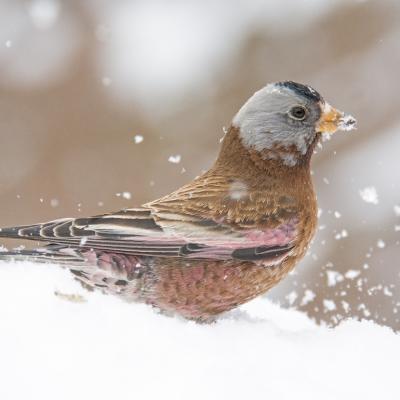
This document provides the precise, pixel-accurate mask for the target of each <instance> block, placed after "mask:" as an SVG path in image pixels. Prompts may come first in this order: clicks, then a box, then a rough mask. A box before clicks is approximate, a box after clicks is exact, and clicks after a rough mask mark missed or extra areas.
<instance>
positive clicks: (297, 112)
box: [289, 106, 306, 121]
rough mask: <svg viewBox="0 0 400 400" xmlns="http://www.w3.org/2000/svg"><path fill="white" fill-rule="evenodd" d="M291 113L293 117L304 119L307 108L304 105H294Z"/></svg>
mask: <svg viewBox="0 0 400 400" xmlns="http://www.w3.org/2000/svg"><path fill="white" fill-rule="evenodd" d="M289 115H290V116H291V117H292V118H293V119H297V120H300V121H302V120H303V119H304V118H305V117H306V109H305V108H304V107H303V106H294V107H293V108H292V109H291V110H290V111H289Z"/></svg>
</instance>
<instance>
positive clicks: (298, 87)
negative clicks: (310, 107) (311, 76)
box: [277, 81, 323, 101]
mask: <svg viewBox="0 0 400 400" xmlns="http://www.w3.org/2000/svg"><path fill="white" fill-rule="evenodd" d="M277 85H278V86H283V87H286V88H288V89H291V90H293V91H294V92H295V93H297V94H299V95H300V96H304V97H306V98H307V99H309V100H313V101H323V98H322V96H321V95H320V94H319V93H318V92H317V91H316V90H314V89H313V88H312V87H311V86H308V85H302V84H301V83H297V82H293V81H284V82H278V83H277Z"/></svg>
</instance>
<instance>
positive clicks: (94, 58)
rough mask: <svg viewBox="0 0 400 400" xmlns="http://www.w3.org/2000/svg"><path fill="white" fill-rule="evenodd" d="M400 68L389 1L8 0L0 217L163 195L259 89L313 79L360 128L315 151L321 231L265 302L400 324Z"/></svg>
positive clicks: (200, 164) (59, 212)
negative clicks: (302, 258) (299, 262)
mask: <svg viewBox="0 0 400 400" xmlns="http://www.w3.org/2000/svg"><path fill="white" fill-rule="evenodd" d="M399 71H400V3H399V2H398V1H396V0H392V1H391V0H387V1H385V0H379V1H378V0H375V1H373V0H370V1H362V0H359V1H357V0H354V1H349V0H338V1H328V0H296V1H294V0H293V1H289V0H270V1H261V0H252V1H245V0H242V1H236V2H232V1H229V0H219V1H211V0H202V1H195V0H169V1H168V2H167V1H162V0H136V1H135V0H131V1H124V0H113V1H107V0H84V1H83V0H81V1H79V0H76V1H73V0H68V1H66V0H65V1H62V0H29V1H28V0H27V1H23V0H0V160H1V163H0V197H1V205H2V207H1V209H0V225H1V226H7V225H15V224H26V223H33V222H40V221H46V220H49V219H53V218H58V217H63V216H80V215H91V214H99V213H103V212H107V211H113V210H117V209H120V208H124V207H130V206H134V205H140V204H141V203H143V202H146V201H149V200H152V199H154V198H157V197H159V196H162V195H164V194H166V193H168V192H169V191H171V190H173V189H175V188H177V187H179V186H180V185H182V184H183V183H185V182H187V181H189V180H191V179H192V178H194V177H195V176H196V175H198V174H200V173H201V172H202V171H203V170H205V169H207V168H208V167H209V166H210V165H211V163H212V162H213V160H214V159H215V157H216V155H217V152H218V148H219V139H220V137H221V136H222V135H223V127H224V126H228V125H229V123H230V120H231V118H232V117H233V115H234V114H235V113H236V111H237V110H238V109H239V107H240V106H241V105H242V103H243V102H244V101H245V100H246V99H247V98H248V97H249V96H250V95H251V94H252V93H253V92H254V91H255V90H257V89H259V88H260V87H262V86H264V85H265V84H266V83H268V82H271V81H278V80H295V81H299V82H302V83H307V84H310V85H311V86H313V87H315V88H316V89H317V90H318V91H320V92H321V93H322V94H323V96H324V97H325V98H326V99H327V100H328V101H329V102H330V103H331V104H332V105H334V106H336V107H338V108H339V109H342V110H345V111H346V112H348V113H351V114H353V115H354V116H355V117H356V118H357V119H358V121H359V125H358V130H357V131H355V132H354V133H353V132H352V133H344V134H338V135H336V136H334V137H333V138H332V140H330V141H327V142H325V143H323V150H321V149H319V150H318V154H317V155H316V156H315V157H314V161H313V173H314V181H315V184H316V188H317V193H318V198H319V206H320V226H319V232H318V234H317V236H316V238H315V240H314V243H313V246H312V248H311V249H310V252H309V254H308V255H307V257H306V258H305V259H304V260H303V262H302V263H301V265H300V266H299V267H297V269H296V270H295V272H294V273H293V274H292V275H291V276H290V277H289V278H288V279H286V280H285V281H284V282H282V283H281V284H280V285H279V286H278V287H277V288H275V289H273V290H272V291H271V292H270V293H269V294H268V297H270V298H272V299H273V300H274V301H279V302H280V303H281V304H282V305H283V306H285V307H295V308H298V309H300V310H303V311H305V312H307V314H308V315H309V316H311V317H312V318H314V319H316V320H317V321H318V322H322V323H326V324H328V325H335V324H337V323H338V322H340V321H341V320H342V319H343V318H348V317H356V318H366V319H372V320H375V321H377V322H378V323H380V324H385V325H388V326H390V327H392V328H394V329H395V330H400V323H399V316H398V315H399V312H400V292H399V290H398V289H399V282H400V275H399V273H400V265H399V264H400V261H399V259H400V246H399V240H400V183H399V182H400V168H399V167H400V163H399V150H400V135H399V131H400V112H399V110H400V100H399V91H400V78H399ZM4 245H6V246H12V245H13V243H12V242H11V243H10V242H7V243H6V242H4Z"/></svg>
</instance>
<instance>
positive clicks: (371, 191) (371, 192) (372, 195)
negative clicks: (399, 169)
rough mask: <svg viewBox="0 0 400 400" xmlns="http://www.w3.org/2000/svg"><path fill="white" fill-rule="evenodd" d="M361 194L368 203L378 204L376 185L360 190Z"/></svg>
mask: <svg viewBox="0 0 400 400" xmlns="http://www.w3.org/2000/svg"><path fill="white" fill-rule="evenodd" d="M360 196H361V198H362V199H363V200H364V201H365V202H366V203H371V204H378V203H379V201H378V193H377V191H376V189H375V187H374V186H367V187H366V188H364V189H362V190H360Z"/></svg>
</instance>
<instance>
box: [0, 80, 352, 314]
mask: <svg viewBox="0 0 400 400" xmlns="http://www.w3.org/2000/svg"><path fill="white" fill-rule="evenodd" d="M355 122H356V121H355V119H354V118H352V117H350V116H345V115H344V114H343V113H342V112H340V111H338V110H336V109H334V108H333V107H331V106H330V105H329V104H328V103H326V102H325V101H324V99H323V98H322V97H321V95H320V94H319V93H318V92H316V91H315V90H314V89H312V88H311V87H309V86H305V85H301V84H299V83H295V82H291V81H287V82H279V83H273V84H269V85H267V86H265V87H264V88H262V89H261V90H259V91H258V92H256V93H255V94H254V95H253V96H252V97H251V98H250V99H249V100H248V101H247V102H246V103H245V104H244V105H243V107H242V108H241V109H240V110H239V112H238V113H237V114H236V116H235V117H234V118H233V121H232V124H231V126H230V128H229V129H228V131H227V133H226V135H225V137H224V139H223V141H222V147H221V150H220V153H219V156H218V158H217V160H216V161H215V163H214V165H213V166H212V167H211V168H210V169H209V170H208V171H207V172H206V173H204V174H203V175H201V176H200V177H198V178H196V179H195V180H194V181H192V182H190V183H188V184H187V185H185V186H183V187H181V188H180V189H178V190H176V191H174V192H173V193H171V194H168V195H167V196H165V197H162V198H161V199H158V200H155V201H152V202H150V203H147V204H144V205H143V206H142V207H141V208H131V209H130V208H128V209H124V210H121V211H118V212H115V213H111V214H105V215H99V216H95V217H89V218H76V219H74V218H64V219H59V220H56V221H51V222H47V223H42V224H36V225H28V226H18V227H13V228H4V229H2V230H1V232H0V236H3V237H11V238H24V239H32V240H40V241H45V242H48V245H47V246H45V247H44V248H42V249H37V250H26V251H20V252H8V253H1V254H0V257H2V258H10V257H12V258H16V259H21V258H23V259H25V258H28V259H32V260H34V261H41V262H52V263H56V264H61V265H63V266H65V267H67V268H69V269H70V270H71V271H72V272H73V273H74V274H75V276H76V278H77V279H79V280H80V281H82V282H84V283H85V284H86V285H89V286H92V287H99V288H101V289H102V290H104V291H106V292H108V293H112V294H116V295H118V296H121V297H123V298H125V299H127V300H135V301H142V302H145V303H148V304H151V305H153V306H155V307H158V308H159V309H161V310H163V311H166V312H169V313H178V314H180V315H183V316H184V317H186V318H190V319H195V320H198V321H207V320H210V319H212V318H213V317H214V316H215V315H217V314H219V313H222V312H224V311H227V310H230V309H232V308H234V307H237V306H238V305H240V304H242V303H244V302H247V301H249V300H251V299H253V298H254V297H256V296H259V295H260V294H263V293H265V292H266V291H267V290H268V289H270V288H271V287H273V286H274V285H276V284H277V283H278V282H279V281H280V280H281V279H282V278H283V277H284V276H285V275H286V274H287V273H288V272H289V271H290V270H291V269H292V268H293V267H294V266H295V265H296V263H297V262H298V261H299V260H300V259H301V258H302V257H303V256H304V254H305V252H306V250H307V248H308V245H309V243H310V240H311V238H312V237H313V235H314V232H315V229H316V225H317V202H316V197H315V193H314V189H313V184H312V180H311V175H310V159H311V156H312V154H313V152H314V148H315V146H316V144H317V143H318V141H319V140H320V138H321V133H322V132H329V133H333V132H335V131H336V130H337V129H344V130H349V129H352V128H353V127H354V125H355Z"/></svg>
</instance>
